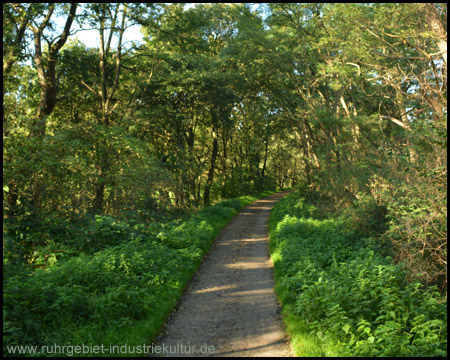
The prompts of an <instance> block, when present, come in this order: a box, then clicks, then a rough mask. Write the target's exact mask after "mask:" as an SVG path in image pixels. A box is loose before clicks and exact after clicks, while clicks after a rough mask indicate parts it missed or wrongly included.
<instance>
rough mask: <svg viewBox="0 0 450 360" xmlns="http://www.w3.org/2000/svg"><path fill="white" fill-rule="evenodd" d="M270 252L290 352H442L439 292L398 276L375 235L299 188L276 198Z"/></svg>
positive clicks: (443, 305)
mask: <svg viewBox="0 0 450 360" xmlns="http://www.w3.org/2000/svg"><path fill="white" fill-rule="evenodd" d="M270 229H271V230H270V231H271V253H272V259H273V262H274V267H275V277H276V282H277V285H276V290H277V292H278V294H279V297H280V300H281V303H282V306H283V314H284V318H285V321H286V323H287V327H288V332H289V333H290V335H291V337H292V339H293V346H294V350H295V352H296V355H298V356H370V357H372V356H407V357H410V356H447V298H446V297H444V296H442V295H440V294H439V292H438V291H437V289H436V287H430V288H428V289H424V288H423V286H422V285H421V284H420V282H419V281H417V280H416V281H410V282H408V281H406V280H405V279H406V276H405V271H406V270H405V268H404V266H402V265H403V264H394V262H393V261H392V258H391V257H390V256H387V255H386V254H387V250H386V247H385V246H382V245H381V244H382V242H381V241H380V239H378V238H377V237H362V236H361V233H360V231H358V230H356V231H355V227H354V220H353V218H352V217H347V216H342V215H341V216H336V215H335V216H330V215H329V214H328V215H326V214H324V213H323V211H319V210H318V209H317V207H315V206H314V205H313V204H312V203H311V201H306V200H305V194H304V193H303V194H302V193H301V192H296V193H294V194H292V195H289V196H288V197H285V198H284V199H282V200H281V201H279V202H278V203H277V204H276V205H275V207H274V209H273V211H272V213H271V217H270Z"/></svg>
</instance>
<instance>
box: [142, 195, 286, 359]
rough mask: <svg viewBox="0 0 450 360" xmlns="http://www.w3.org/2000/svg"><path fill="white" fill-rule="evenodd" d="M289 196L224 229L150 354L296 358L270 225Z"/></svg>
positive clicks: (259, 205) (267, 201)
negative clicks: (278, 291)
mask: <svg viewBox="0 0 450 360" xmlns="http://www.w3.org/2000/svg"><path fill="white" fill-rule="evenodd" d="M286 194H287V193H286V192H284V193H278V194H274V195H271V196H269V197H266V198H264V199H260V200H257V201H255V202H254V203H252V204H250V205H248V206H247V207H245V208H244V209H243V210H242V211H241V212H240V213H239V214H238V215H236V216H235V217H234V218H233V220H232V221H231V222H230V223H229V224H228V226H227V227H226V228H225V229H224V230H223V231H222V233H221V235H220V236H219V237H218V238H217V239H216V241H215V244H214V245H213V247H212V248H211V251H210V253H209V254H208V256H207V257H206V259H205V261H204V263H203V265H202V266H201V267H200V268H199V269H198V271H197V273H196V275H195V276H194V278H193V280H192V281H191V282H190V284H189V288H188V289H187V291H185V293H184V294H183V296H182V299H181V301H180V303H179V305H178V307H177V308H176V310H175V311H174V312H173V313H172V315H171V318H170V319H169V320H168V322H167V325H166V328H165V330H164V332H163V333H162V335H160V336H159V338H158V339H157V341H156V343H155V344H154V345H153V347H152V353H151V354H150V356H274V357H279V356H293V353H292V351H291V349H290V347H289V342H288V339H287V337H286V334H285V332H284V328H283V323H282V320H281V315H280V313H279V306H278V302H277V299H276V295H275V294H274V290H273V286H274V280H273V270H272V264H271V262H270V259H269V248H268V240H269V235H268V226H267V221H268V217H269V213H270V210H271V209H272V207H273V205H274V204H275V202H276V201H278V200H279V199H281V198H282V197H283V196H284V195H286Z"/></svg>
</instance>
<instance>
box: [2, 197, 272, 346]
mask: <svg viewBox="0 0 450 360" xmlns="http://www.w3.org/2000/svg"><path fill="white" fill-rule="evenodd" d="M267 194H268V193H266V195H267ZM259 196H262V194H260V195H259ZM255 199H256V197H253V196H246V197H241V198H236V199H233V200H230V201H224V202H221V203H219V204H217V205H214V206H211V207H208V208H205V209H203V210H201V211H199V212H197V213H195V214H192V215H191V216H189V217H187V218H186V219H185V220H172V221H169V222H165V223H161V222H160V223H153V224H152V225H151V226H145V225H143V224H135V225H130V224H128V223H125V222H122V221H119V220H118V219H114V218H111V217H106V216H96V217H95V219H93V220H92V222H91V223H89V224H87V225H85V226H84V227H83V230H84V231H86V232H88V233H90V235H88V236H86V237H85V238H84V239H83V238H79V237H78V236H79V234H75V237H73V238H72V237H70V235H69V234H65V241H63V240H62V239H58V240H56V241H58V242H55V243H52V244H51V245H50V244H49V245H47V246H46V247H45V248H43V249H41V251H42V254H38V253H36V254H35V259H36V260H35V261H34V262H33V263H35V265H38V266H39V268H37V269H34V270H33V269H32V268H28V269H23V270H22V271H20V272H19V271H17V269H14V270H12V269H13V267H12V266H11V264H10V263H9V262H8V261H7V262H6V266H5V267H4V271H5V273H4V275H3V279H4V290H3V301H4V305H3V306H4V307H3V310H4V312H3V320H4V324H3V330H4V337H3V339H4V355H11V354H8V353H7V352H6V353H5V351H6V350H7V347H8V346H15V345H19V346H20V345H23V346H26V345H32V346H38V347H39V349H41V346H44V345H48V346H52V345H53V344H60V345H61V346H62V345H71V344H74V343H75V344H86V345H87V344H104V345H105V346H108V347H109V345H110V344H112V345H118V344H119V345H123V344H127V345H129V346H133V345H139V346H141V345H142V344H147V345H150V344H151V341H152V340H153V339H154V338H155V336H156V335H157V333H158V331H159V330H160V329H161V327H162V325H163V324H164V321H165V320H166V317H167V316H168V315H169V313H170V312H171V310H172V309H173V307H174V306H175V305H176V303H177V301H178V298H179V297H180V295H181V293H182V291H183V289H184V287H185V285H186V283H187V281H188V280H189V279H190V278H191V277H192V275H193V273H194V271H195V269H196V268H197V267H198V265H199V264H200V263H201V261H202V258H203V256H204V255H205V253H206V252H207V251H208V250H209V248H210V246H211V244H212V241H213V240H214V238H215V237H216V236H217V235H218V233H219V232H220V230H221V229H222V228H223V227H224V226H225V225H226V224H227V223H228V221H229V220H230V219H231V218H232V217H233V215H234V214H236V213H237V212H238V211H239V210H240V209H241V208H242V207H243V206H245V205H246V204H248V203H250V202H252V201H254V200H255ZM55 239H56V237H55ZM79 244H83V247H82V248H80V247H79ZM62 249H63V250H62ZM44 254H46V255H44ZM41 355H46V354H41ZM91 355H92V354H91ZM123 355H125V354H123ZM131 355H133V354H131Z"/></svg>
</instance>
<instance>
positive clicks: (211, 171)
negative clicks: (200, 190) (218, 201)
mask: <svg viewBox="0 0 450 360" xmlns="http://www.w3.org/2000/svg"><path fill="white" fill-rule="evenodd" d="M216 131H217V130H216V129H215V128H213V138H214V140H213V148H212V154H211V165H210V167H209V172H208V180H207V181H206V185H205V193H204V194H203V203H204V205H205V206H209V205H210V203H211V201H210V192H211V186H212V183H213V179H214V170H215V167H216V158H217V152H218V149H219V146H218V141H217V133H216Z"/></svg>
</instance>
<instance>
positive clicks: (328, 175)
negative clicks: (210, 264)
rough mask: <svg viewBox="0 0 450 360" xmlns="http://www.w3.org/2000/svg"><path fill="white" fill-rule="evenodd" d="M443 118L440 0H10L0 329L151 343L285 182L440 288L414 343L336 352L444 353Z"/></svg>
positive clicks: (24, 337)
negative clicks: (245, 209)
mask: <svg viewBox="0 0 450 360" xmlns="http://www.w3.org/2000/svg"><path fill="white" fill-rule="evenodd" d="M134 25H138V26H139V27H140V28H141V32H142V33H143V41H142V42H140V41H126V40H125V37H124V35H125V34H127V33H128V32H129V31H130V27H132V26H134ZM76 26H77V30H75V28H76ZM87 29H94V30H95V31H96V32H97V34H98V39H99V42H98V44H97V46H96V47H88V46H86V45H85V44H84V43H83V42H81V41H79V40H78V39H77V34H78V33H80V32H82V31H85V30H87ZM446 121H447V5H446V4H443V3H426V4H425V3H423V4H420V3H410V4H406V3H370V4H361V3H358V4H355V3H352V4H344V3H302V4H297V3H270V4H220V3H215V4H196V5H195V6H187V4H183V3H173V4H170V3H151V4H141V3H110V4H108V3H84V4H76V3H56V4H55V3H4V4H3V213H4V215H3V284H4V298H3V300H4V308H3V309H4V311H3V321H4V325H3V331H4V338H3V339H4V344H5V345H44V344H53V343H55V342H56V343H58V342H59V343H61V344H65V343H68V342H69V343H70V342H72V343H74V342H76V341H78V342H79V343H82V342H84V343H88V342H95V341H98V342H99V343H101V342H104V343H110V342H114V341H117V339H119V340H120V339H123V338H124V336H125V335H128V336H129V333H130V328H133V331H132V332H131V334H132V336H130V337H129V338H131V337H133V336H134V338H136V339H142V338H146V339H147V341H149V339H150V338H151V337H152V336H155V334H156V333H157V331H158V329H159V328H160V326H161V323H162V322H164V319H165V317H166V316H167V314H168V312H170V310H171V309H172V308H173V306H174V305H175V303H176V298H177V296H178V295H179V293H180V292H181V291H182V289H183V286H184V284H185V283H186V281H187V280H188V279H189V278H190V276H191V275H192V273H193V272H194V271H195V268H196V266H198V264H199V262H201V257H202V256H203V254H204V253H205V252H206V251H207V250H208V248H209V246H210V243H211V241H212V240H213V239H214V237H215V236H216V235H217V233H218V232H219V231H220V229H221V228H222V227H223V226H224V225H225V224H226V223H227V221H228V220H229V219H230V218H231V217H232V216H233V214H235V213H236V212H237V211H239V209H240V208H242V206H243V205H244V204H247V203H249V202H250V201H252V199H255V196H256V197H257V196H262V195H261V193H262V192H263V191H276V190H277V189H280V188H295V189H301V194H302V199H308V201H310V202H311V203H314V206H315V209H316V210H317V211H318V213H320V214H321V215H320V216H319V218H321V217H322V218H323V217H324V216H325V215H323V214H325V213H327V214H339V216H343V217H345V219H346V220H345V221H347V222H349V224H350V225H349V226H350V227H351V228H352V231H354V232H356V233H357V234H359V235H358V236H360V237H361V238H364V239H366V240H367V239H370V241H369V240H367V241H369V242H375V243H376V244H377V246H376V249H377V250H376V251H380V252H382V253H383V254H385V255H386V254H387V255H389V256H390V257H391V258H392V261H393V263H395V264H397V265H398V266H402V269H403V270H402V272H401V276H400V275H399V274H400V273H395V277H402V281H403V280H404V281H405V282H406V284H408V283H412V282H414V283H415V282H416V281H418V283H419V284H420V287H421V291H422V290H423V291H425V292H427V293H428V294H433V295H429V296H430V297H429V298H427V299H428V300H427V301H428V302H429V303H430V304H431V303H433V304H434V305H433V306H435V307H434V308H433V309H434V310H433V311H434V313H433V312H429V313H428V315H423V314H422V315H420V316H423V317H424V320H423V322H420V321H419V320H418V317H419V315H417V317H416V318H415V320H414V321H415V322H413V324H412V325H410V326H411V328H413V329H415V331H416V332H415V333H414V334H415V335H414V336H416V337H412V336H413V335H411V338H408V339H407V340H405V341H406V342H408V341H410V342H412V343H414V341H416V340H417V339H419V338H420V341H422V342H420V341H419V340H417V341H416V342H415V343H414V346H416V347H415V348H412V347H411V349H412V350H411V352H410V353H408V352H401V351H397V350H398V349H397V350H396V349H394V350H392V352H391V353H370V351H369V350H367V349H371V344H372V343H373V341H375V340H374V339H372V340H371V342H370V341H369V342H370V344H368V345H367V349H366V348H365V349H366V350H367V351H366V350H364V351H366V352H364V351H362V350H361V349H362V348H361V347H360V348H359V349H360V350H361V351H360V352H359V353H358V352H353V353H352V352H351V349H350V348H351V345H352V344H353V343H350V345H348V344H347V345H346V346H347V348H346V351H349V352H348V353H350V354H360V355H361V354H363V355H373V354H376V355H380V354H381V355H393V356H395V355H406V356H410V355H416V356H420V355H421V354H422V355H423V354H426V355H436V354H437V355H443V354H444V353H443V351H444V350H442V349H445V348H446V347H442V341H443V340H442V339H443V338H446V331H447V330H446V320H445V328H443V325H442V323H437V322H436V321H437V320H436V319H440V320H443V319H441V316H442V311H443V310H442V309H441V308H439V309H438V305H439V304H440V305H442V304H444V305H445V306H446V292H447V188H446V185H447V122H446ZM255 194H256V195H255ZM257 194H259V195H257ZM250 195H253V196H254V197H250ZM290 199H291V200H289V201H292V199H297V200H295V202H294V203H291V204H290V205H286V204H287V203H285V205H282V206H284V209H285V210H286V209H288V210H286V214H288V215H289V212H290V211H291V210H292V211H294V212H295V211H297V212H298V211H299V210H298V209H299V207H302V206H306V205H301V204H303V202H302V201H303V200H301V199H299V198H298V197H297V198H296V197H291V198H290ZM289 209H291V210H289ZM316 210H315V211H316ZM280 211H281V210H277V213H276V214H281V212H280ZM302 211H303V210H302ZM308 214H309V215H311V214H310V213H308V212H307V211H306V215H305V216H309V215H308ZM291 215H293V214H291ZM277 216H278V215H277ZM302 216H303V215H302ZM277 221H282V217H281V215H280V218H279V219H278V220H277ZM305 226H306V225H305ZM311 226H312V225H311ZM327 226H328V225H327ZM308 229H309V228H308ZM327 231H328V230H327ZM333 231H334V230H333ZM333 231H331V230H330V231H329V232H331V233H332V232H333ZM274 236H275V235H274ZM276 236H279V235H276ZM320 236H322V235H320ZM320 236H319V237H320ZM324 236H325V235H324ZM351 238H352V239H353V240H352V241H355V240H354V239H355V236H354V235H352V237H351ZM366 240H364V242H361V244H364V246H366V245H367V244H368V242H367V241H366ZM346 241H347V240H346ZM289 246H290V245H289ZM339 246H341V245H339ZM339 246H338V248H340V249H341V247H339ZM352 246H353V245H352ZM367 247H371V249H372V245H370V246H369V245H367ZM356 248H358V249H359V247H358V246H356V247H355V246H353V247H349V248H348V249H350V250H348V251H355V252H356V251H357V250H356ZM290 249H291V250H290V251H292V252H295V251H297V250H298V249H297V250H296V248H295V246H294V245H293V247H292V248H290ZM346 249H347V248H346ZM351 249H353V250H351ZM318 250H320V251H322V250H323V249H321V248H320V246H319V248H318ZM336 251H337V250H336ZM374 251H375V250H374ZM333 254H334V253H333ZM330 256H331V255H330ZM333 256H334V255H333ZM285 257H286V256H285ZM299 261H300V260H299V259H297V258H295V259H293V260H292V263H293V264H298V263H299ZM335 261H336V260H335ZM338 262H339V261H338ZM336 264H337V263H336ZM355 266H356V265H355ZM176 269H178V270H179V273H176ZM178 270H177V271H178ZM280 271H281V270H280ZM302 271H303V270H302ZM304 271H306V272H307V271H308V270H304ZM349 271H350V270H349ZM374 271H375V270H374ZM393 276H394V275H393ZM280 277H281V275H280ZM339 279H340V278H339ZM339 281H340V280H336V284H337V285H336V286H339ZM144 284H145V286H144ZM292 286H294V285H292ZM294 287H295V286H294ZM393 288H394V287H393ZM286 289H288V290H289V289H291V290H292V287H291V288H286ZM286 289H284V290H283V291H288V290H286ZM407 289H408V290H407V291H406V290H405V292H404V293H402V294H403V295H402V296H404V297H400V296H399V297H398V302H399V303H400V302H401V301H403V300H404V299H406V298H408V296H409V295H408V294H412V293H414V292H415V291H416V292H417V291H419V290H418V288H417V287H415V288H414V289H415V290H414V291H413V290H411V288H407ZM289 291H290V290H289ZM292 291H293V293H295V291H294V290H292ZM317 291H318V293H323V292H321V291H320V290H317ZM286 296H287V295H286ZM310 296H313V293H311V295H310ZM411 296H412V295H411ZM282 297H283V296H282ZM402 299H403V300H402ZM291 300H292V299H291ZM299 301H300V300H299ZM302 301H303V300H302ZM304 301H306V300H304ZM349 301H350V300H349ZM300 302H301V301H300ZM300 302H298V304H299V303H300ZM399 303H398V304H399ZM305 304H306V302H305ZM393 304H394V303H393ZM398 304H397V303H396V305H392V306H398V307H400V308H401V306H400V305H398ZM305 306H306V305H305ZM411 306H413V305H411ZM414 306H415V305H414ZM430 306H431V305H430ZM130 309H133V310H130ZM305 309H307V311H311V312H313V311H315V310H314V309H309V308H307V306H306V307H305ZM324 311H325V310H324ZM386 311H387V310H386ZM427 311H428V310H427ZM430 311H431V310H430ZM386 313H387V314H388V313H389V311H387V312H386ZM111 314H114V316H113V317H112V315H111ZM417 314H419V313H417ZM106 317H108V319H109V320H108V323H106V321H105V319H106ZM319 317H320V316H319ZM425 317H426V319H425ZM150 318H151V319H152V320H151V321H149V319H150ZM142 319H144V320H145V321H144V320H142ZM405 321H406V320H405ZM421 321H422V320H421ZM433 321H435V322H433ZM419 323H420V324H422V325H423V324H425V325H423V326H422V325H420V326H422V327H421V328H420V329H421V330H420V331H422V332H420V331H419V330H418V329H419V327H420V326H419V325H418V324H419ZM399 326H400V325H399ZM405 326H406V325H405ZM408 326H409V325H408ZM414 326H415V327H414ZM365 328H366V327H364V326H362V329H363V330H362V332H363V333H364V332H366V335H367V338H369V339H370V337H371V336H372V333H370V330H369V331H366V330H364V329H365ZM62 329H64V330H62ZM343 329H344V330H343V331H344V332H345V333H350V332H351V330H350V325H349V326H348V327H347V325H346V324H345V323H344V325H343ZM386 331H387V330H386ZM427 331H429V332H427ZM137 334H140V335H139V336H141V337H140V338H139V337H138V336H137ZM142 334H143V335H142ZM411 334H412V332H411ZM430 334H431V335H430ZM425 338H427V339H428V340H426V341H425V340H424V339H425ZM105 339H109V340H105ZM402 339H403V338H402ZM414 339H416V340H414ZM430 339H431V340H430ZM136 341H138V340H136ZM343 341H344V340H343ZM402 341H403V340H402ZM427 341H428V342H429V341H433V342H434V343H436V344H438V345H436V347H432V346H431V345H430V346H429V343H428V342H427ZM354 342H355V341H354ZM129 343H131V340H130V341H129ZM419 343H420V344H422V345H423V344H425V343H426V344H428V345H426V346H425V345H423V347H421V346H422V345H420V344H419ZM355 344H357V342H355ZM418 344H419V345H418ZM404 345H405V347H403V349H405V348H406V347H407V345H406V343H404ZM355 346H356V345H355ZM408 346H409V345H408ZM411 346H412V345H411ZM349 349H350V350H349ZM445 351H446V350H445ZM6 354H8V353H6ZM445 354H446V353H445ZM4 355H5V348H4ZM9 355H11V354H10V353H9Z"/></svg>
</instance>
